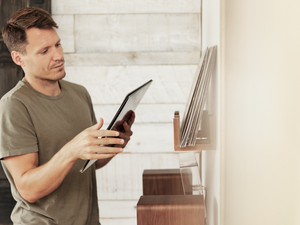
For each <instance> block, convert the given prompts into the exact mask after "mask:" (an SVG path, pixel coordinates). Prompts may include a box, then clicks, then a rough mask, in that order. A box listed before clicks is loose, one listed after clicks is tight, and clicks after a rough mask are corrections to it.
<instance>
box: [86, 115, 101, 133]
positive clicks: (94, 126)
mask: <svg viewBox="0 0 300 225" xmlns="http://www.w3.org/2000/svg"><path fill="white" fill-rule="evenodd" d="M103 123H104V122H103V118H101V117H100V119H99V121H98V123H96V124H95V125H93V126H91V127H90V128H89V130H100V128H101V127H102V126H103Z"/></svg>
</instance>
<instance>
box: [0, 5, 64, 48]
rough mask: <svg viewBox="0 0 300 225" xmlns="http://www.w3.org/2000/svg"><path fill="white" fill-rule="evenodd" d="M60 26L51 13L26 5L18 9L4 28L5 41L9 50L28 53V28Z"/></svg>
mask: <svg viewBox="0 0 300 225" xmlns="http://www.w3.org/2000/svg"><path fill="white" fill-rule="evenodd" d="M32 27H35V28H39V29H49V28H53V27H55V28H58V26H57V24H56V23H55V22H54V20H53V19H52V17H51V15H50V14H49V13H48V12H47V11H45V10H43V9H40V8H35V7H26V8H22V9H20V10H18V11H16V12H15V13H14V14H13V15H12V16H11V17H10V19H9V20H8V22H7V24H6V25H5V26H4V27H3V29H2V35H3V41H4V43H5V44H6V46H7V48H8V50H9V51H10V52H12V51H18V52H20V53H22V54H26V45H27V44H28V41H27V36H26V30H27V29H29V28H32Z"/></svg>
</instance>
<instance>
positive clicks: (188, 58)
mask: <svg viewBox="0 0 300 225" xmlns="http://www.w3.org/2000/svg"><path fill="white" fill-rule="evenodd" d="M58 32H59V35H60V33H62V34H63V33H64V32H62V31H60V30H58ZM63 35H64V34H63ZM60 37H61V38H62V41H63V42H64V43H65V42H66V41H64V37H62V35H60ZM63 48H64V52H65V53H66V54H65V55H64V56H65V65H66V66H136V65H195V64H198V62H199V60H200V52H199V51H194V52H122V53H120V52H113V53H102V52H100V53H72V54H69V53H68V52H66V47H65V46H64V44H63Z"/></svg>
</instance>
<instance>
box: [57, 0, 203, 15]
mask: <svg viewBox="0 0 300 225" xmlns="http://www.w3.org/2000/svg"><path fill="white" fill-rule="evenodd" d="M200 9H201V1H200V0H147V1H141V0H130V1H123V0H115V1H109V0H85V1H82V0H52V13H53V14H118V13H122V14H124V13H129V14H133V13H137V14H139V13H186V12H189V13H200Z"/></svg>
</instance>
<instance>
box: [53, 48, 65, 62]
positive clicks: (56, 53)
mask: <svg viewBox="0 0 300 225" xmlns="http://www.w3.org/2000/svg"><path fill="white" fill-rule="evenodd" d="M63 57H64V54H63V51H62V48H55V49H54V53H53V60H54V61H58V60H62V59H63Z"/></svg>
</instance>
